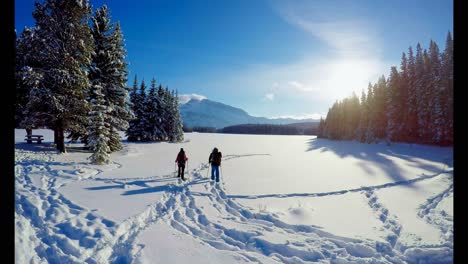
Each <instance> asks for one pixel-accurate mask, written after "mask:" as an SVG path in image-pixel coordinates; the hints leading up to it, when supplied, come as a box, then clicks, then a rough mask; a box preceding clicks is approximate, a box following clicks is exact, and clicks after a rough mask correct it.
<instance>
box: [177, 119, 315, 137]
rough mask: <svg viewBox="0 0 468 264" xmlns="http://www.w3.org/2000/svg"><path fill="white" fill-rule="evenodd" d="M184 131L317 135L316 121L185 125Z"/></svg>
mask: <svg viewBox="0 0 468 264" xmlns="http://www.w3.org/2000/svg"><path fill="white" fill-rule="evenodd" d="M183 129H184V132H200V133H225V134H256V135H317V133H318V122H303V123H292V124H287V125H275V124H239V125H233V126H227V127H224V128H215V127H202V126H194V127H186V126H184V128H183Z"/></svg>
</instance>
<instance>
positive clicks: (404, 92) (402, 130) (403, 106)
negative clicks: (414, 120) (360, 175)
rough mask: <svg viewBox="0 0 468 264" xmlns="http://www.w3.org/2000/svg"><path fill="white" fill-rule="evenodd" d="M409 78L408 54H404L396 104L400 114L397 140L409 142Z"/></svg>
mask: <svg viewBox="0 0 468 264" xmlns="http://www.w3.org/2000/svg"><path fill="white" fill-rule="evenodd" d="M408 86H409V76H408V59H407V58H406V54H405V53H404V52H403V54H402V56H401V64H400V80H399V85H398V90H399V91H398V99H397V101H396V102H395V103H396V104H397V105H396V108H397V109H399V114H398V121H397V122H398V128H397V134H398V137H397V140H402V141H408V127H407V124H408V107H407V106H408V104H407V101H408V90H409V88H408Z"/></svg>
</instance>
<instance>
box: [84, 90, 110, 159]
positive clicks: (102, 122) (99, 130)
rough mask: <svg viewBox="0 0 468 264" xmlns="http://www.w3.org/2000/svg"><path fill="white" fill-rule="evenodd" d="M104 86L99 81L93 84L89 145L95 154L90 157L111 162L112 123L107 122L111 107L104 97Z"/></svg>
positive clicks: (88, 128)
mask: <svg viewBox="0 0 468 264" xmlns="http://www.w3.org/2000/svg"><path fill="white" fill-rule="evenodd" d="M103 90H104V89H103V87H102V86H101V84H100V83H99V82H98V81H97V82H96V83H95V84H93V88H92V91H91V93H92V99H91V101H90V104H91V112H90V113H89V126H88V127H87V132H88V146H89V149H90V150H91V151H92V152H93V154H92V155H91V156H90V157H89V159H90V160H91V162H92V163H95V164H107V163H109V153H110V148H109V140H110V138H109V136H110V134H109V131H110V124H109V123H107V122H106V120H108V118H107V116H108V115H109V114H110V113H111V109H110V108H109V107H108V106H106V100H105V99H104V94H103Z"/></svg>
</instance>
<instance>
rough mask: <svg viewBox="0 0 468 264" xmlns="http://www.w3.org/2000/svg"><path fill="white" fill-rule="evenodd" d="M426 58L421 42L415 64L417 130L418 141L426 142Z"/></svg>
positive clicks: (417, 49) (417, 46) (417, 48)
mask: <svg viewBox="0 0 468 264" xmlns="http://www.w3.org/2000/svg"><path fill="white" fill-rule="evenodd" d="M425 68H426V67H425V58H424V52H423V50H422V48H421V44H419V43H418V44H417V45H416V64H415V87H414V90H415V93H416V109H417V110H416V113H417V132H418V143H425V142H426V140H425V138H426V137H427V136H426V135H427V132H426V131H427V117H428V116H429V113H428V106H427V105H426V99H425V97H426V96H425V89H426V87H427V82H426V70H425Z"/></svg>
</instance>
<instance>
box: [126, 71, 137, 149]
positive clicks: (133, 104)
mask: <svg viewBox="0 0 468 264" xmlns="http://www.w3.org/2000/svg"><path fill="white" fill-rule="evenodd" d="M138 100H139V96H138V80H137V76H136V75H135V79H134V81H133V87H132V90H131V91H130V109H131V110H132V113H134V116H133V118H132V119H131V120H130V122H129V124H128V129H127V131H126V136H127V140H128V141H130V142H134V141H138V137H139V134H138V123H139V122H140V120H139V119H138V118H137V115H136V113H137V106H138V105H139V103H138Z"/></svg>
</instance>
